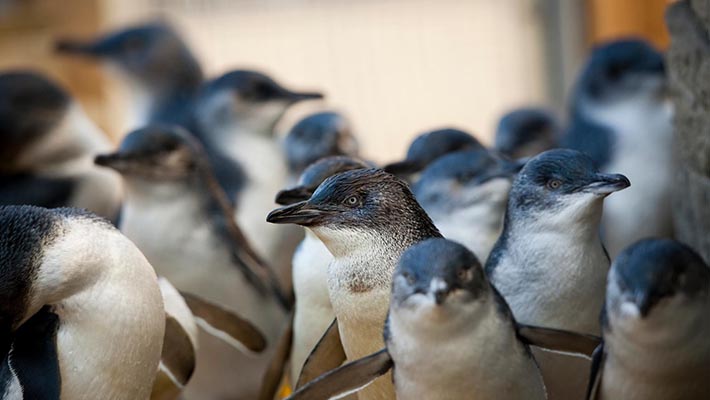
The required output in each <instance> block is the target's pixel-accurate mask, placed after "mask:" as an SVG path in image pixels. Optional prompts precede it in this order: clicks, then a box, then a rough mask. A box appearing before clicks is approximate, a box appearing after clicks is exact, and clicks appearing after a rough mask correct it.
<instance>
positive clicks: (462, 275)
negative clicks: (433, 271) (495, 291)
mask: <svg viewBox="0 0 710 400" xmlns="http://www.w3.org/2000/svg"><path fill="white" fill-rule="evenodd" d="M456 276H457V277H458V278H459V280H460V281H468V280H470V279H471V270H470V269H460V270H458V272H456Z"/></svg>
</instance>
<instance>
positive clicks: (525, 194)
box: [486, 149, 630, 399]
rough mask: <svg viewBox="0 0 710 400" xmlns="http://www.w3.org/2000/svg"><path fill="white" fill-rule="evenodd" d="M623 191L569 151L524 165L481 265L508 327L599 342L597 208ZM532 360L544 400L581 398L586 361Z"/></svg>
mask: <svg viewBox="0 0 710 400" xmlns="http://www.w3.org/2000/svg"><path fill="white" fill-rule="evenodd" d="M629 185H630V183H629V180H628V179H627V178H626V177H625V176H623V175H619V174H604V173H600V172H598V170H597V168H596V167H595V166H594V162H593V161H592V159H591V158H589V157H588V156H586V155H585V154H583V153H580V152H578V151H574V150H568V149H557V150H548V151H546V152H544V153H541V154H540V155H538V156H536V157H534V158H532V159H531V160H530V161H528V162H527V163H526V164H525V166H524V167H523V169H522V170H521V171H520V173H519V174H518V176H517V177H516V178H515V180H514V181H513V186H512V189H511V191H510V194H509V199H508V206H507V209H506V214H505V220H504V225H503V233H502V234H501V236H500V238H499V239H498V241H497V242H496V244H495V246H494V248H493V251H492V252H491V254H490V256H489V258H488V261H487V262H486V273H487V275H488V277H489V279H490V280H491V283H493V285H495V287H496V288H497V289H498V290H499V291H500V292H501V294H502V295H503V297H504V298H505V300H506V301H507V302H508V304H510V308H511V309H512V310H513V314H514V315H515V318H516V320H518V321H519V322H521V323H525V324H531V325H536V326H542V327H547V328H555V329H564V330H568V331H572V332H577V333H582V334H591V335H599V334H600V327H599V318H598V316H599V311H600V310H601V308H602V305H603V303H604V290H605V280H606V274H607V272H608V269H609V256H608V255H607V253H606V250H605V249H604V246H603V245H602V242H601V240H600V237H599V223H600V221H601V216H602V207H603V201H604V198H606V197H607V196H608V195H609V194H611V193H614V192H617V191H619V190H622V189H625V188H627V187H628V186H629ZM548 356H549V357H554V358H555V360H553V362H554V365H552V364H550V363H548V362H547V361H546V360H547V359H546V357H548ZM536 357H537V358H538V361H540V365H541V368H542V372H543V376H544V377H545V379H546V380H545V383H546V385H547V387H548V390H549V393H550V398H554V399H557V398H562V399H572V398H581V397H582V396H583V395H584V385H585V383H584V382H585V380H586V371H587V370H588V363H587V362H586V360H578V359H571V360H569V362H566V360H557V359H558V358H561V357H562V356H559V357H558V355H556V354H553V355H550V354H549V353H547V354H542V353H541V352H540V353H536ZM568 358H569V357H568ZM569 363H574V364H575V365H570V364H569ZM576 364H580V365H576Z"/></svg>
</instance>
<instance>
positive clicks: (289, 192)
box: [275, 156, 371, 205]
mask: <svg viewBox="0 0 710 400" xmlns="http://www.w3.org/2000/svg"><path fill="white" fill-rule="evenodd" d="M370 167H371V166H370V165H368V164H367V163H365V162H364V161H361V160H359V159H356V158H352V157H347V156H332V157H325V158H322V159H320V160H318V161H316V162H314V163H313V164H311V165H309V166H308V168H306V169H305V170H304V171H303V173H302V174H301V177H300V179H299V181H298V185H296V186H295V187H292V188H290V189H284V190H282V191H280V192H279V193H278V194H276V200H275V201H276V203H277V204H281V205H287V204H293V203H298V202H299V201H305V200H308V199H309V198H310V197H311V195H312V194H313V192H315V190H316V188H318V186H319V185H320V184H321V183H323V181H324V180H326V179H327V178H328V177H330V176H332V175H335V174H339V173H341V172H345V171H350V170H354V169H364V168H370Z"/></svg>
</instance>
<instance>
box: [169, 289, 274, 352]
mask: <svg viewBox="0 0 710 400" xmlns="http://www.w3.org/2000/svg"><path fill="white" fill-rule="evenodd" d="M180 294H181V295H182V297H183V298H184V299H185V303H187V306H188V307H190V311H192V314H193V315H194V316H195V322H196V323H197V326H199V327H200V328H202V330H203V331H205V332H207V333H209V334H210V335H212V336H215V337H216V338H218V339H221V340H223V341H224V342H226V343H227V344H229V345H230V346H233V347H236V348H237V349H239V350H241V351H247V352H253V353H260V352H262V351H263V350H264V349H265V348H266V338H265V337H264V335H263V334H262V333H261V332H260V331H259V329H257V328H256V327H255V326H254V325H252V324H251V322H249V321H247V320H245V319H243V318H241V317H239V316H238V315H236V314H235V313H233V312H231V311H229V310H226V309H225V308H223V307H221V306H219V305H217V304H213V303H210V302H208V301H206V300H203V299H201V298H199V297H197V296H195V295H193V294H190V293H185V292H180Z"/></svg>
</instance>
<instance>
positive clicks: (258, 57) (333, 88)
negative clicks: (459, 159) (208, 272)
mask: <svg viewBox="0 0 710 400" xmlns="http://www.w3.org/2000/svg"><path fill="white" fill-rule="evenodd" d="M535 3H536V1H534V0H503V1H488V0H472V1H453V0H443V1H427V0H386V1H374V0H372V1H370V0H364V1H343V0H311V1H306V0H239V1H219V0H212V1H169V0H168V1H139V0H127V1H122V2H115V1H105V2H104V15H106V16H107V22H108V23H107V24H106V25H107V27H108V28H110V27H120V26H122V25H123V24H125V23H130V22H135V21H137V20H145V19H148V18H152V17H155V16H158V15H160V16H163V17H165V18H167V19H168V20H169V21H172V22H173V23H174V24H175V25H176V26H177V27H178V28H180V30H181V31H182V32H184V34H185V37H186V38H187V40H188V42H189V43H190V44H191V45H192V46H193V48H194V49H195V51H196V52H197V54H198V56H199V58H200V59H201V60H202V61H203V63H204V66H205V70H206V71H207V73H208V75H211V76H212V75H215V74H219V73H222V72H224V71H227V70H229V69H231V68H236V67H249V68H255V69H259V70H264V71H267V72H268V73H270V74H273V76H275V77H276V78H277V80H280V81H283V82H285V83H287V84H288V85H292V86H294V87H298V88H304V89H305V88H308V89H311V88H314V89H321V90H323V91H324V92H325V93H326V95H327V100H326V102H325V103H326V104H324V105H323V106H327V107H332V108H335V109H337V110H340V111H343V112H345V113H346V115H348V116H349V117H350V119H351V120H352V122H353V124H354V126H355V129H356V132H357V134H358V135H359V137H360V138H361V142H362V145H363V150H364V153H365V154H366V155H367V156H369V157H371V158H373V159H375V160H377V161H386V160H390V159H393V158H395V157H399V156H400V155H401V154H403V153H404V151H405V149H406V146H407V144H408V143H409V141H410V139H411V138H412V137H413V136H414V135H416V134H417V133H418V132H421V131H422V130H425V129H430V128H435V127H439V126H444V125H453V126H457V127H461V128H464V129H467V130H470V131H472V132H475V133H476V134H477V135H478V136H479V137H480V138H481V139H482V140H484V141H489V139H490V137H491V134H492V132H493V129H494V125H495V121H496V119H497V117H498V116H499V114H500V113H501V112H503V111H504V110H506V109H508V108H509V107H512V106H515V105H521V104H528V103H545V102H546V84H545V82H546V79H545V65H544V60H543V57H542V54H543V52H542V47H541V46H542V41H541V34H542V33H541V29H542V27H541V23H540V21H541V18H540V15H539V14H538V12H537V11H538V10H537V8H536V7H535ZM305 107H306V108H309V109H312V107H313V105H312V104H311V105H309V106H305ZM305 111H306V110H304V109H303V108H300V109H296V110H294V112H292V113H290V114H289V115H287V118H285V119H284V121H283V122H284V123H283V124H282V125H281V128H282V129H285V128H288V126H290V124H291V123H292V122H293V120H294V119H296V118H297V117H299V116H301V115H302V114H303V113H304V112H305Z"/></svg>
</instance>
